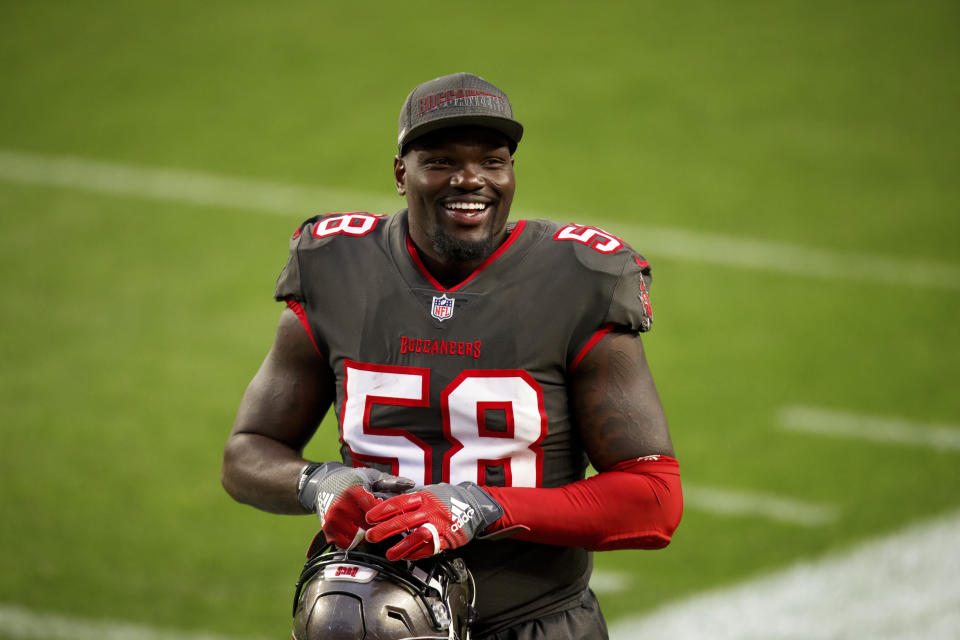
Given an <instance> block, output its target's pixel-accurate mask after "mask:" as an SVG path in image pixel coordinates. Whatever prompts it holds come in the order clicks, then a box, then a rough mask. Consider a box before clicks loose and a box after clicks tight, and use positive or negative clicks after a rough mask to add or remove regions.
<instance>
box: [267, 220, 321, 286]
mask: <svg viewBox="0 0 960 640" xmlns="http://www.w3.org/2000/svg"><path fill="white" fill-rule="evenodd" d="M311 220H312V219H311ZM309 222H310V220H308V221H307V222H304V223H303V225H301V226H300V227H299V228H298V229H297V231H296V233H294V234H293V237H292V238H290V255H289V257H288V258H287V264H286V265H285V266H284V267H283V270H282V271H281V272H280V276H279V277H278V278H277V287H276V289H275V290H274V292H273V297H274V299H275V300H277V301H279V302H286V301H289V300H294V301H296V302H303V301H304V296H303V286H302V282H301V278H300V242H301V240H302V238H303V229H304V227H305V226H306V225H307V224H308V223H309Z"/></svg>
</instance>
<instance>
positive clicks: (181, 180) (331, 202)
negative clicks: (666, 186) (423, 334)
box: [0, 149, 960, 291]
mask: <svg viewBox="0 0 960 640" xmlns="http://www.w3.org/2000/svg"><path fill="white" fill-rule="evenodd" d="M0 180H6V181H8V182H18V183H26V184H39V185H49V186H58V187H66V188H71V189H80V190H85V191H93V192H98V193H107V194H112V195H124V196H133V197H137V198H147V199H159V200H169V201H175V202H188V203H194V204H202V205H214V206H220V207H231V208H239V209H250V210H254V211H260V212H266V213H282V214H287V215H290V216H291V218H293V219H295V220H296V221H299V220H300V219H303V218H306V217H308V216H309V215H312V214H313V213H319V212H323V211H357V210H368V211H374V212H378V213H383V212H392V211H395V210H397V209H399V208H401V207H402V206H403V201H402V200H401V199H400V198H399V197H396V196H391V195H390V194H389V193H388V192H384V193H383V194H370V193H358V192H350V191H345V190H341V189H327V188H312V187H304V186H298V185H291V184H283V183H278V182H267V181H262V180H255V179H249V178H238V177H230V176H220V175H215V174H209V173H201V172H198V171H186V170H179V169H157V168H149V167H138V166H134V165H127V164H118V163H110V162H101V161H96V160H90V159H85V158H75V157H65V156H48V155H41V154H35V153H24V152H21V151H14V150H3V149H0ZM516 213H517V216H518V217H522V218H542V217H547V218H555V219H563V220H568V219H572V218H574V217H576V218H579V219H580V221H582V222H589V223H591V224H595V225H597V226H601V227H605V228H607V229H608V230H609V231H611V232H614V233H618V234H621V235H623V236H625V237H626V238H627V239H628V240H629V241H631V242H634V243H636V244H638V245H639V247H638V248H640V249H641V250H643V251H645V252H647V253H648V254H649V256H650V257H654V258H659V257H665V258H672V259H677V260H685V261H690V262H700V263H706V264H714V265H721V266H730V267H740V268H748V269H758V270H762V271H773V272H779V273H787V274H791V275H795V276H804V277H816V278H823V279H828V280H851V281H856V282H870V283H879V284H884V285H891V284H896V285H901V286H915V287H924V288H932V289H947V290H953V291H957V290H960V266H957V265H953V264H948V263H942V262H932V261H924V260H911V259H907V258H902V257H899V256H895V255H873V254H867V253H860V252H838V251H830V250H826V249H819V248H816V247H805V246H800V245H794V244H789V243H782V242H770V241H766V240H758V239H751V238H742V237H736V236H729V235H723V234H715V233H703V232H699V231H688V230H684V229H672V228H665V227H655V226H647V225H637V224H628V223H622V222H614V221H603V220H600V219H598V218H595V217H592V216H582V215H580V214H578V215H577V216H570V215H569V214H566V213H564V212H556V213H554V214H549V215H548V214H543V213H540V212H536V211H529V210H526V211H524V210H520V211H517V212H516ZM587 218H589V219H587Z"/></svg>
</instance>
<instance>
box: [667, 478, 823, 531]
mask: <svg viewBox="0 0 960 640" xmlns="http://www.w3.org/2000/svg"><path fill="white" fill-rule="evenodd" d="M683 506H684V508H685V509H696V510H699V511H706V512H708V513H713V514H715V515H721V516H753V517H760V518H765V519H767V520H774V521H776V522H783V523H787V524H795V525H800V526H804V527H819V526H823V525H826V524H830V523H831V522H833V521H835V520H836V519H837V517H838V515H839V514H838V512H837V509H836V507H833V506H832V505H825V504H817V503H813V502H806V501H803V500H794V499H792V498H785V497H783V496H778V495H775V494H769V493H760V492H757V491H742V490H736V491H734V490H730V489H719V488H717V487H701V486H688V485H684V486H683Z"/></svg>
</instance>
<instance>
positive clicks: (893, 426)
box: [779, 405, 960, 451]
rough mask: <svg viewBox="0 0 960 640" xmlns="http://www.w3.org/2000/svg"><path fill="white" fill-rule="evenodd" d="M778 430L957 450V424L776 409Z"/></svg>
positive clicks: (959, 428) (959, 447)
mask: <svg viewBox="0 0 960 640" xmlns="http://www.w3.org/2000/svg"><path fill="white" fill-rule="evenodd" d="M779 425H780V428H781V429H786V430H788V431H798V432H801V433H815V434H819V435H825V436H832V437H835V438H857V439H861V440H871V441H873V442H886V443H896V444H905V445H911V446H919V447H930V448H933V449H939V450H941V451H945V450H951V451H958V450H960V425H953V424H943V423H935V422H927V423H924V422H912V421H909V420H903V419H899V418H886V417H883V416H877V415H865V414H859V413H853V412H852V411H835V410H832V409H818V408H816V407H805V406H797V405H793V406H787V407H784V408H783V409H781V410H780V415H779Z"/></svg>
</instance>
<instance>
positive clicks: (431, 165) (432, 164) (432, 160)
mask: <svg viewBox="0 0 960 640" xmlns="http://www.w3.org/2000/svg"><path fill="white" fill-rule="evenodd" d="M421 164H422V165H423V166H424V167H426V168H427V169H443V168H446V167H449V166H450V165H452V164H453V160H451V159H450V158H448V157H446V156H428V157H426V158H424V159H423V162H422V163H421Z"/></svg>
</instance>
